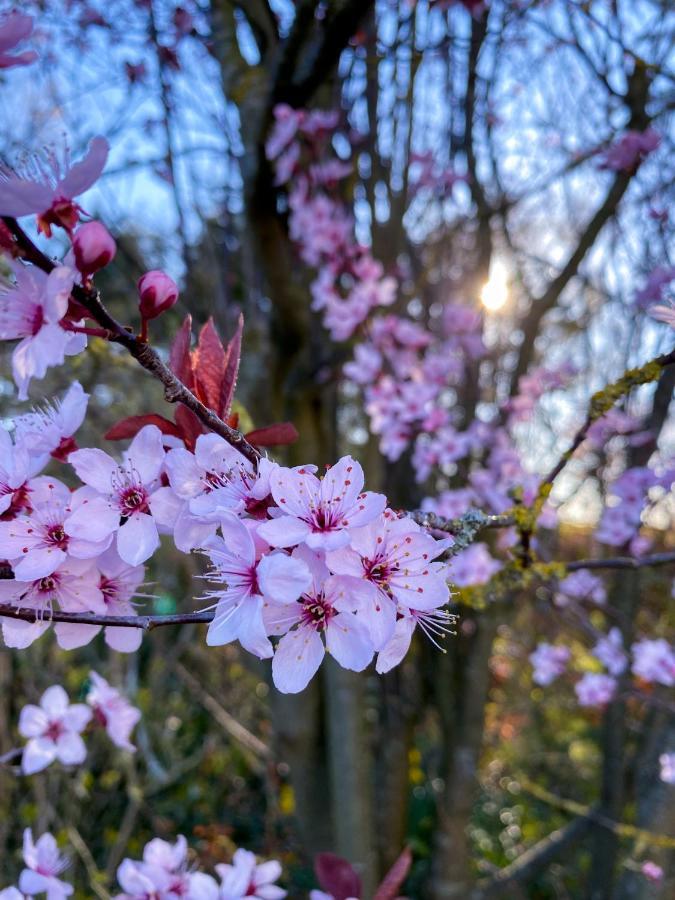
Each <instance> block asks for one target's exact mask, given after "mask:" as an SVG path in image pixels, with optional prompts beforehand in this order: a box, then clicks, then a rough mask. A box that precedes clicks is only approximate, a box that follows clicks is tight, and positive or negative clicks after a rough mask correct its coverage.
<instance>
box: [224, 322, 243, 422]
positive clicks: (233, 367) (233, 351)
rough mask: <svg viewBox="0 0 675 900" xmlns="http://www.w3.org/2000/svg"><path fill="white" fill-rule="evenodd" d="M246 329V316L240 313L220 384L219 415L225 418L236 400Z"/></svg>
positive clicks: (227, 348) (227, 351)
mask: <svg viewBox="0 0 675 900" xmlns="http://www.w3.org/2000/svg"><path fill="white" fill-rule="evenodd" d="M243 330H244V317H243V316H242V314H241V313H239V321H238V322H237V330H236V331H235V333H234V336H233V337H232V339H231V341H230V342H229V344H228V345H227V347H226V348H225V359H226V364H225V373H224V375H223V379H222V381H221V384H220V402H219V407H218V415H219V416H220V417H221V419H224V418H225V417H226V416H227V415H229V412H230V408H231V407H232V401H233V400H234V391H235V389H236V387H237V376H238V375H239V360H240V359H241V335H242V332H243Z"/></svg>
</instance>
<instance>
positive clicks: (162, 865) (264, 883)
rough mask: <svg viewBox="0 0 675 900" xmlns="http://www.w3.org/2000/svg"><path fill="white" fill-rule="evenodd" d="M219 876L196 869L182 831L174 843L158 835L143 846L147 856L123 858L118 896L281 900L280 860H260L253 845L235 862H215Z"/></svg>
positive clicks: (130, 899)
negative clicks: (139, 859) (251, 850)
mask: <svg viewBox="0 0 675 900" xmlns="http://www.w3.org/2000/svg"><path fill="white" fill-rule="evenodd" d="M215 871H216V875H217V878H215V877H214V876H212V875H209V874H207V873H206V872H200V871H197V870H195V868H194V866H193V865H191V864H190V862H189V860H188V845H187V841H186V840H185V838H184V837H183V836H182V835H181V836H179V837H178V839H177V840H176V842H175V843H174V844H170V843H168V842H167V841H163V840H161V839H160V838H154V839H153V840H151V841H150V842H149V843H148V844H146V845H145V848H144V850H143V859H142V860H141V861H138V862H136V861H135V860H131V859H125V860H123V861H122V863H121V864H120V866H119V868H118V870H117V881H118V883H119V886H120V887H121V888H122V893H121V894H117V895H116V900H147V898H149V897H152V898H157V900H164V898H166V900H170V898H173V897H185V898H186V900H244V898H245V897H253V898H257V900H282V898H283V897H285V896H286V891H285V890H283V889H282V888H280V887H278V885H277V884H276V882H277V880H278V879H279V877H280V876H281V865H280V864H279V863H278V862H277V861H276V860H269V861H267V862H263V863H258V862H257V860H256V857H255V855H254V854H253V853H251V852H250V851H249V850H243V849H239V850H236V851H235V852H234V855H233V857H232V862H231V863H221V864H219V865H217V866H216V867H215Z"/></svg>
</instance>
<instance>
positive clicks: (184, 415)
mask: <svg viewBox="0 0 675 900" xmlns="http://www.w3.org/2000/svg"><path fill="white" fill-rule="evenodd" d="M174 418H175V419H176V425H177V426H178V428H179V430H180V436H181V437H182V438H183V440H184V441H185V446H186V447H187V448H188V449H189V450H192V449H193V448H194V445H195V441H196V440H197V438H198V437H199V435H200V434H203V433H204V427H203V426H202V423H201V422H200V421H199V419H198V418H197V416H196V415H195V414H194V413H193V412H192V410H191V409H188V408H187V406H183V404H182V403H179V404H178V406H177V407H176V412H175V413H174Z"/></svg>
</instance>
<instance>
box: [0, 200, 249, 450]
mask: <svg viewBox="0 0 675 900" xmlns="http://www.w3.org/2000/svg"><path fill="white" fill-rule="evenodd" d="M2 221H3V222H4V223H5V225H6V226H7V227H8V228H9V230H10V231H11V232H12V235H13V236H14V240H15V241H16V245H17V247H18V249H19V250H20V251H21V255H22V256H23V258H24V259H26V260H28V262H31V263H33V265H35V266H37V267H38V268H39V269H42V271H43V272H47V273H49V272H51V271H52V270H53V269H54V268H55V267H56V263H54V262H53V261H52V260H51V259H49V257H48V256H46V255H45V254H44V253H43V252H42V251H41V250H40V249H39V248H38V247H36V246H35V244H34V243H33V241H32V240H31V239H30V238H29V237H28V235H27V234H26V232H25V231H24V230H23V228H21V226H20V225H19V223H18V222H17V221H16V219H13V218H11V217H9V216H2ZM72 294H73V297H74V298H75V300H76V301H77V302H78V303H79V304H80V305H81V306H83V307H84V308H85V309H86V310H87V312H88V314H89V315H90V316H91V318H92V319H94V321H96V322H98V324H99V325H100V326H101V327H102V328H103V329H104V330H105V331H106V332H108V333H109V336H108V340H110V341H113V342H115V343H117V344H121V345H122V346H123V347H125V348H126V349H127V350H128V351H129V353H130V354H131V355H132V356H133V357H134V359H135V360H136V361H137V362H138V363H139V364H140V365H141V366H143V368H144V369H146V370H147V371H148V372H150V374H151V375H153V376H154V377H155V378H157V379H158V380H159V381H161V382H162V384H163V385H164V397H165V399H166V400H167V401H168V402H169V403H182V404H183V405H184V406H187V407H188V409H190V410H192V412H193V413H194V414H195V415H196V416H197V418H198V419H199V420H200V421H201V422H202V423H203V424H204V425H206V427H207V428H208V429H209V431H213V432H215V433H216V434H219V435H220V436H221V437H222V438H224V439H225V440H226V441H227V442H228V444H231V445H232V446H233V447H234V448H235V449H236V450H238V451H239V452H240V453H241V454H242V456H244V457H246V459H247V460H248V461H249V462H250V463H252V464H253V465H254V466H257V464H258V460H259V459H260V453H259V451H258V450H257V449H256V448H255V447H254V446H253V444H249V442H248V441H247V440H246V438H245V437H244V435H243V434H242V433H241V432H240V431H237V429H236V428H231V427H230V426H229V425H228V424H227V423H226V422H223V420H222V419H221V418H220V417H219V416H217V415H216V413H215V412H214V411H213V410H212V409H209V408H208V407H206V406H204V404H203V403H202V402H201V401H200V400H198V399H197V397H195V395H194V394H193V393H192V391H190V390H188V388H187V387H186V386H185V385H184V384H183V382H182V381H180V379H178V378H176V376H175V375H174V373H173V372H172V371H171V369H170V368H169V367H168V366H167V365H166V364H165V363H164V362H163V360H162V359H161V357H160V356H159V354H158V353H157V351H156V350H154V349H153V348H152V347H151V346H150V345H149V344H147V343H145V342H144V341H141V340H139V338H137V337H136V336H135V335H134V334H132V333H131V331H129V330H128V329H127V328H125V326H124V325H122V324H121V323H120V322H118V321H117V320H116V319H115V318H113V316H112V315H111V314H110V313H109V312H108V310H107V309H106V308H105V306H104V305H103V303H102V301H101V297H100V295H99V293H98V291H96V290H95V289H94V288H85V287H82V286H81V285H75V286H74V287H73V291H72Z"/></svg>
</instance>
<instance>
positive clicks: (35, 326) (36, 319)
mask: <svg viewBox="0 0 675 900" xmlns="http://www.w3.org/2000/svg"><path fill="white" fill-rule="evenodd" d="M44 321H45V314H44V310H43V309H42V307H41V306H37V305H36V306H34V307H33V315H32V316H31V319H30V333H31V335H32V336H33V337H35V335H36V334H37V333H38V331H39V330H40V329H41V328H42V326H43V325H44Z"/></svg>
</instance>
